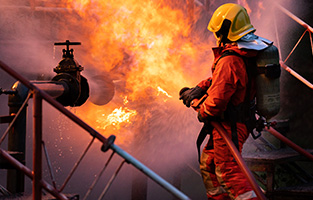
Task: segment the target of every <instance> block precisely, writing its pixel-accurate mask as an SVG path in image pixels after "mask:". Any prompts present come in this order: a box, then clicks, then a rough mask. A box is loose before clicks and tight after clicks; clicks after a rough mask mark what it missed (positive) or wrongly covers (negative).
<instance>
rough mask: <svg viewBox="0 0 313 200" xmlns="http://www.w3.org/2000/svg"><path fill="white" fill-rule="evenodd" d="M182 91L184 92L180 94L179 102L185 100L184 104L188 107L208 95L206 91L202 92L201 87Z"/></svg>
mask: <svg viewBox="0 0 313 200" xmlns="http://www.w3.org/2000/svg"><path fill="white" fill-rule="evenodd" d="M183 90H184V91H183ZM181 91H183V92H182V93H181V94H180V97H179V100H183V103H184V104H185V105H186V106H187V107H190V103H191V101H192V100H194V99H200V98H201V97H202V96H203V95H205V93H206V91H204V90H202V89H201V88H200V87H199V86H196V87H193V88H189V89H186V88H183V89H182V90H181Z"/></svg>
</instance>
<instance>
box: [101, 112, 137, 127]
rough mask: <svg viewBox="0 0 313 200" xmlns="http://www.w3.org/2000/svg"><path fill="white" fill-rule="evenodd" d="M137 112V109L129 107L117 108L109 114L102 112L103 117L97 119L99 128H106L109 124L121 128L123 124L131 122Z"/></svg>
mask: <svg viewBox="0 0 313 200" xmlns="http://www.w3.org/2000/svg"><path fill="white" fill-rule="evenodd" d="M136 114H137V113H136V111H135V110H130V109H128V108H127V107H124V108H123V107H120V108H116V109H114V110H113V111H112V113H111V114H109V115H108V116H106V115H105V114H102V118H98V119H97V120H96V122H97V123H99V124H100V125H99V126H98V127H97V128H100V129H103V130H105V129H106V127H107V126H110V125H112V126H114V128H115V129H119V127H120V126H121V125H123V124H124V126H127V125H128V124H131V121H130V119H131V117H133V116H135V115H136Z"/></svg>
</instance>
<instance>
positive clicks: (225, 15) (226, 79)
mask: <svg viewBox="0 0 313 200" xmlns="http://www.w3.org/2000/svg"><path fill="white" fill-rule="evenodd" d="M208 30H209V31H211V32H213V34H214V36H215V38H216V39H217V45H218V47H216V48H213V53H214V57H215V60H214V63H213V66H212V77H210V78H208V79H206V80H203V81H201V82H200V83H199V84H198V85H197V86H195V87H193V88H190V89H184V90H183V91H181V95H180V99H181V100H183V103H184V104H185V105H186V106H187V107H190V106H192V103H193V100H194V99H200V98H201V97H203V96H204V95H207V98H206V99H205V100H204V101H203V102H202V103H201V104H200V106H199V109H197V110H198V120H199V121H200V122H204V124H205V125H204V126H203V128H202V130H201V132H200V135H199V137H198V141H197V144H198V147H199V146H200V145H201V142H202V141H203V140H204V138H203V135H206V134H209V135H210V138H209V141H208V143H207V144H206V145H205V147H204V149H203V150H202V154H201V157H200V158H199V159H200V170H201V174H202V178H203V182H204V185H205V188H206V193H207V197H208V199H222V200H225V199H236V200H237V199H238V200H239V199H240V200H245V199H249V200H251V199H257V197H256V194H255V192H254V191H253V189H252V186H251V185H250V183H249V182H248V180H247V179H246V177H245V175H244V174H243V172H242V171H241V169H240V168H239V165H238V164H237V163H236V161H235V159H234V157H233V156H232V154H231V152H230V150H229V149H228V147H227V145H226V142H225V141H224V140H223V138H222V137H221V136H220V134H219V133H218V131H217V130H216V129H214V128H213V127H212V126H211V125H210V121H212V120H218V121H220V122H221V124H222V126H223V127H224V128H225V129H226V131H227V133H228V135H229V137H230V138H232V141H233V142H234V144H235V146H236V147H237V148H238V150H239V152H241V150H242V147H243V144H244V142H245V141H246V139H247V138H248V136H249V131H248V130H247V124H246V123H245V122H244V120H245V119H246V112H245V109H244V108H245V107H247V106H248V105H247V104H249V103H251V102H252V101H253V99H254V97H255V93H256V92H255V91H256V89H255V86H254V85H255V84H254V80H253V77H252V76H251V75H249V74H250V73H251V72H248V71H249V69H248V67H249V66H248V64H247V60H249V58H253V57H255V56H256V55H257V52H258V51H260V50H263V49H265V48H267V47H268V46H269V45H271V44H272V42H271V41H269V40H267V39H265V38H262V37H259V36H257V35H255V34H254V32H255V28H254V27H253V25H252V24H251V23H250V18H249V16H248V13H247V11H246V9H245V8H244V7H242V6H240V5H238V4H233V3H227V4H223V5H222V6H220V7H219V8H218V9H217V10H216V11H215V12H214V13H213V15H212V17H211V20H210V22H209V24H208ZM201 135H202V136H201ZM199 141H200V142H199Z"/></svg>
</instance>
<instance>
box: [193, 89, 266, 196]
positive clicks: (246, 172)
mask: <svg viewBox="0 0 313 200" xmlns="http://www.w3.org/2000/svg"><path fill="white" fill-rule="evenodd" d="M206 97H207V95H204V96H203V97H202V98H201V99H199V100H198V99H194V100H193V101H192V102H191V103H190V105H191V107H192V108H193V109H195V110H196V111H197V110H198V109H199V105H200V104H201V103H202V102H203V101H204V100H205V99H206ZM210 123H211V125H212V126H213V127H214V128H215V129H216V130H217V131H218V132H219V134H220V135H221V136H222V138H223V139H224V140H225V142H226V145H227V147H228V149H229V150H230V152H231V154H232V155H233V156H234V158H235V160H236V161H237V163H238V165H239V167H240V169H241V170H242V172H243V173H244V175H245V176H246V178H247V179H248V181H249V182H250V184H251V186H252V188H253V190H254V192H255V193H256V195H257V197H258V198H259V199H261V200H265V199H266V197H265V195H264V193H263V192H262V190H261V189H260V187H259V185H258V184H257V182H256V180H255V178H254V176H253V175H252V173H251V171H250V170H249V168H248V166H247V165H246V164H245V162H244V160H243V158H242V156H241V155H240V152H239V151H238V149H237V148H236V146H235V144H234V143H233V141H232V140H231V138H229V136H228V134H227V132H226V130H225V128H224V127H223V126H222V124H221V123H220V122H218V121H211V122H210Z"/></svg>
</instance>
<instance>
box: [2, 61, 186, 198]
mask: <svg viewBox="0 0 313 200" xmlns="http://www.w3.org/2000/svg"><path fill="white" fill-rule="evenodd" d="M0 68H2V69H3V70H4V71H6V72H7V73H8V74H10V75H11V76H12V77H14V78H16V79H17V80H19V81H21V83H23V84H24V85H25V86H26V87H28V88H29V89H31V90H33V91H34V92H37V93H38V95H40V97H41V98H42V99H45V100H46V101H47V102H48V103H49V104H50V105H52V106H53V107H54V108H56V109H57V110H58V111H60V112H61V113H63V114H64V115H65V116H67V117H68V118H69V119H71V120H72V121H73V122H75V123H76V124H77V125H79V126H80V127H81V128H83V129H84V130H86V131H87V132H88V133H89V134H90V135H91V136H93V137H95V138H97V139H98V140H99V141H100V142H102V143H103V144H107V143H108V140H107V138H105V137H104V136H103V135H101V134H100V133H98V132H97V131H96V130H95V129H93V128H92V127H91V126H89V125H88V124H86V123H85V122H84V121H82V120H81V119H80V118H78V117H77V116H76V115H74V114H73V113H72V112H71V111H69V110H67V109H66V108H64V107H63V106H62V105H61V104H60V103H59V102H57V101H56V100H55V99H53V98H52V97H51V96H50V95H48V94H47V93H46V92H44V91H41V90H39V89H38V88H37V87H36V86H35V85H34V84H32V83H30V82H29V81H28V80H27V79H26V78H24V77H23V76H21V75H20V74H18V73H17V72H15V71H14V70H13V69H11V68H10V67H9V66H7V65H6V64H5V63H3V62H2V61H0ZM110 148H111V149H112V150H113V151H115V152H116V153H117V154H119V155H120V156H121V157H123V158H124V159H125V160H126V161H127V162H128V163H131V164H132V165H133V166H135V167H136V168H137V169H138V170H140V171H142V172H143V173H144V174H146V175H147V176H148V177H150V178H151V179H152V180H153V181H155V182H156V183H158V184H159V185H160V186H161V187H163V188H164V189H166V190H167V191H169V192H170V193H172V194H173V195H174V196H176V197H177V198H179V199H182V200H189V199H190V198H189V197H187V196H186V195H185V194H183V193H182V192H181V191H179V190H178V189H176V188H175V187H174V186H173V185H171V184H169V183H168V182H167V181H165V180H164V179H163V178H161V177H160V176H159V175H157V174H156V173H155V172H153V171H152V170H150V169H149V168H148V167H146V166H145V165H143V164H142V163H140V162H139V161H138V160H136V159H135V158H134V157H132V156H131V155H130V154H128V153H127V152H125V151H124V150H122V149H121V148H120V147H118V146H117V145H115V144H112V145H110ZM51 187H52V186H51Z"/></svg>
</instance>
